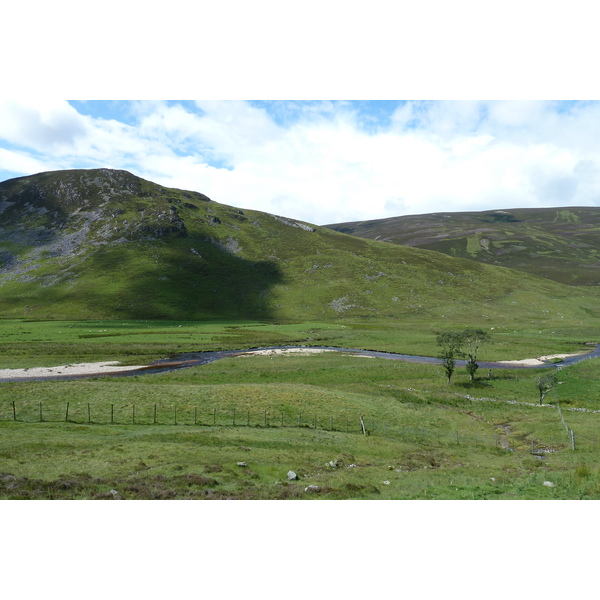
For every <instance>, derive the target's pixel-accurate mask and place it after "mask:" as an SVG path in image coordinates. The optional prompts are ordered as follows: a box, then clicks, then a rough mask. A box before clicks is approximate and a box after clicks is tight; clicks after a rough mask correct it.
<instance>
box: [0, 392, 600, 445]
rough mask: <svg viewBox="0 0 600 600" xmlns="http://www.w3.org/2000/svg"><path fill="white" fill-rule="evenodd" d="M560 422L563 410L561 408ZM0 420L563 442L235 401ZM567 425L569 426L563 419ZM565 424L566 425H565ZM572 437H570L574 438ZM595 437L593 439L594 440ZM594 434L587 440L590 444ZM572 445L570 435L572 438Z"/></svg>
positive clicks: (22, 409) (5, 411)
mask: <svg viewBox="0 0 600 600" xmlns="http://www.w3.org/2000/svg"><path fill="white" fill-rule="evenodd" d="M559 410H560V408H559ZM559 414H560V415H561V418H562V419H563V422H564V417H563V416H562V412H560V413H559ZM0 421H4V422H7V421H14V422H21V423H60V422H62V423H72V424H79V425H90V426H91V425H101V426H103V425H147V426H153V425H179V426H198V427H270V428H273V427H277V428H284V427H285V428H305V429H313V430H323V431H332V432H342V433H351V434H361V435H366V436H371V435H373V436H377V437H383V438H387V439H390V440H396V441H400V442H407V443H413V444H420V445H426V446H444V445H456V446H460V445H463V446H469V447H475V448H477V447H488V448H490V447H493V448H497V449H499V450H503V451H507V452H515V451H528V452H531V453H532V454H536V455H543V454H544V453H550V452H554V451H556V450H560V449H563V448H566V447H567V444H566V441H565V439H555V438H552V439H550V438H547V439H545V440H544V442H543V443H542V442H539V441H534V440H523V439H522V440H519V439H517V438H516V437H514V436H507V435H503V434H473V433H472V432H465V431H460V430H458V429H454V430H449V429H443V430H442V429H439V428H438V429H431V428H425V427H416V426H412V425H405V424H398V423H396V422H392V421H391V420H386V419H383V418H376V417H374V416H368V415H367V416H365V415H358V414H357V413H355V414H346V415H339V414H338V415H332V414H326V413H323V412H319V411H315V410H310V411H307V410H304V411H297V412H292V411H290V410H287V411H278V410H275V409H262V410H251V409H239V408H237V407H231V406H227V407H222V406H213V407H208V406H206V405H203V406H191V405H185V406H177V405H169V406H165V405H164V404H158V403H155V404H148V403H144V404H125V405H123V404H115V403H111V404H109V403H106V404H102V405H98V404H91V403H83V402H74V403H73V402H70V401H67V402H65V404H64V405H58V404H57V403H56V402H52V403H48V404H44V403H43V402H38V403H35V402H23V403H18V402H16V401H5V402H2V403H0ZM565 427H567V426H566V425H565ZM567 430H568V431H570V430H569V429H568V427H567ZM572 439H573V438H572ZM596 443H597V442H596ZM593 444H594V441H593V440H587V441H586V446H587V445H592V446H593ZM572 447H573V449H574V441H573V446H572Z"/></svg>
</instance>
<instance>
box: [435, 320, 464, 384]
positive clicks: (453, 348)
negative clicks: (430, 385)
mask: <svg viewBox="0 0 600 600" xmlns="http://www.w3.org/2000/svg"><path fill="white" fill-rule="evenodd" d="M437 344H438V346H440V347H441V351H440V358H441V359H442V365H443V367H444V370H445V371H446V377H448V383H450V379H451V378H452V373H454V367H455V365H456V360H455V357H456V356H460V355H461V350H460V347H461V345H462V334H460V333H454V332H447V333H440V334H438V336H437Z"/></svg>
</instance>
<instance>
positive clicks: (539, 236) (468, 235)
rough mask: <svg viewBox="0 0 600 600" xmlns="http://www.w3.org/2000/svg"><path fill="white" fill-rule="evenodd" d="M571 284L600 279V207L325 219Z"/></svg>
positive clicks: (362, 233)
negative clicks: (346, 220)
mask: <svg viewBox="0 0 600 600" xmlns="http://www.w3.org/2000/svg"><path fill="white" fill-rule="evenodd" d="M326 227H329V228H331V229H333V230H335V231H340V232H344V233H348V234H351V235H356V236H359V237H363V238H368V239H374V240H381V241H385V242H392V243H394V244H401V245H404V246H411V247H418V248H424V249H428V250H435V251H437V252H443V253H444V254H447V255H448V256H455V257H462V258H469V259H472V260H476V261H479V262H482V263H487V264H492V265H498V266H503V267H508V268H511V269H517V270H519V271H523V272H525V273H533V274H535V275H540V276H542V277H547V278H548V279H552V280H554V281H558V282H560V283H566V284H568V285H577V286H582V285H598V284H600V235H599V233H600V208H599V207H578V208H573V207H569V208H527V209H525V208H520V209H510V210H493V211H482V212H455V213H453V212H448V213H433V214H426V215H410V216H404V217H392V218H388V219H377V220H373V221H360V222H350V223H337V224H332V225H326Z"/></svg>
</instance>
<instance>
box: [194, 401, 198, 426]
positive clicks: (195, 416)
mask: <svg viewBox="0 0 600 600" xmlns="http://www.w3.org/2000/svg"><path fill="white" fill-rule="evenodd" d="M197 417H198V407H197V406H194V425H195V424H196V423H197V421H198V419H197Z"/></svg>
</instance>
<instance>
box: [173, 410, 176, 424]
mask: <svg viewBox="0 0 600 600" xmlns="http://www.w3.org/2000/svg"><path fill="white" fill-rule="evenodd" d="M173 408H174V416H175V425H177V406H174V407H173Z"/></svg>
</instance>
